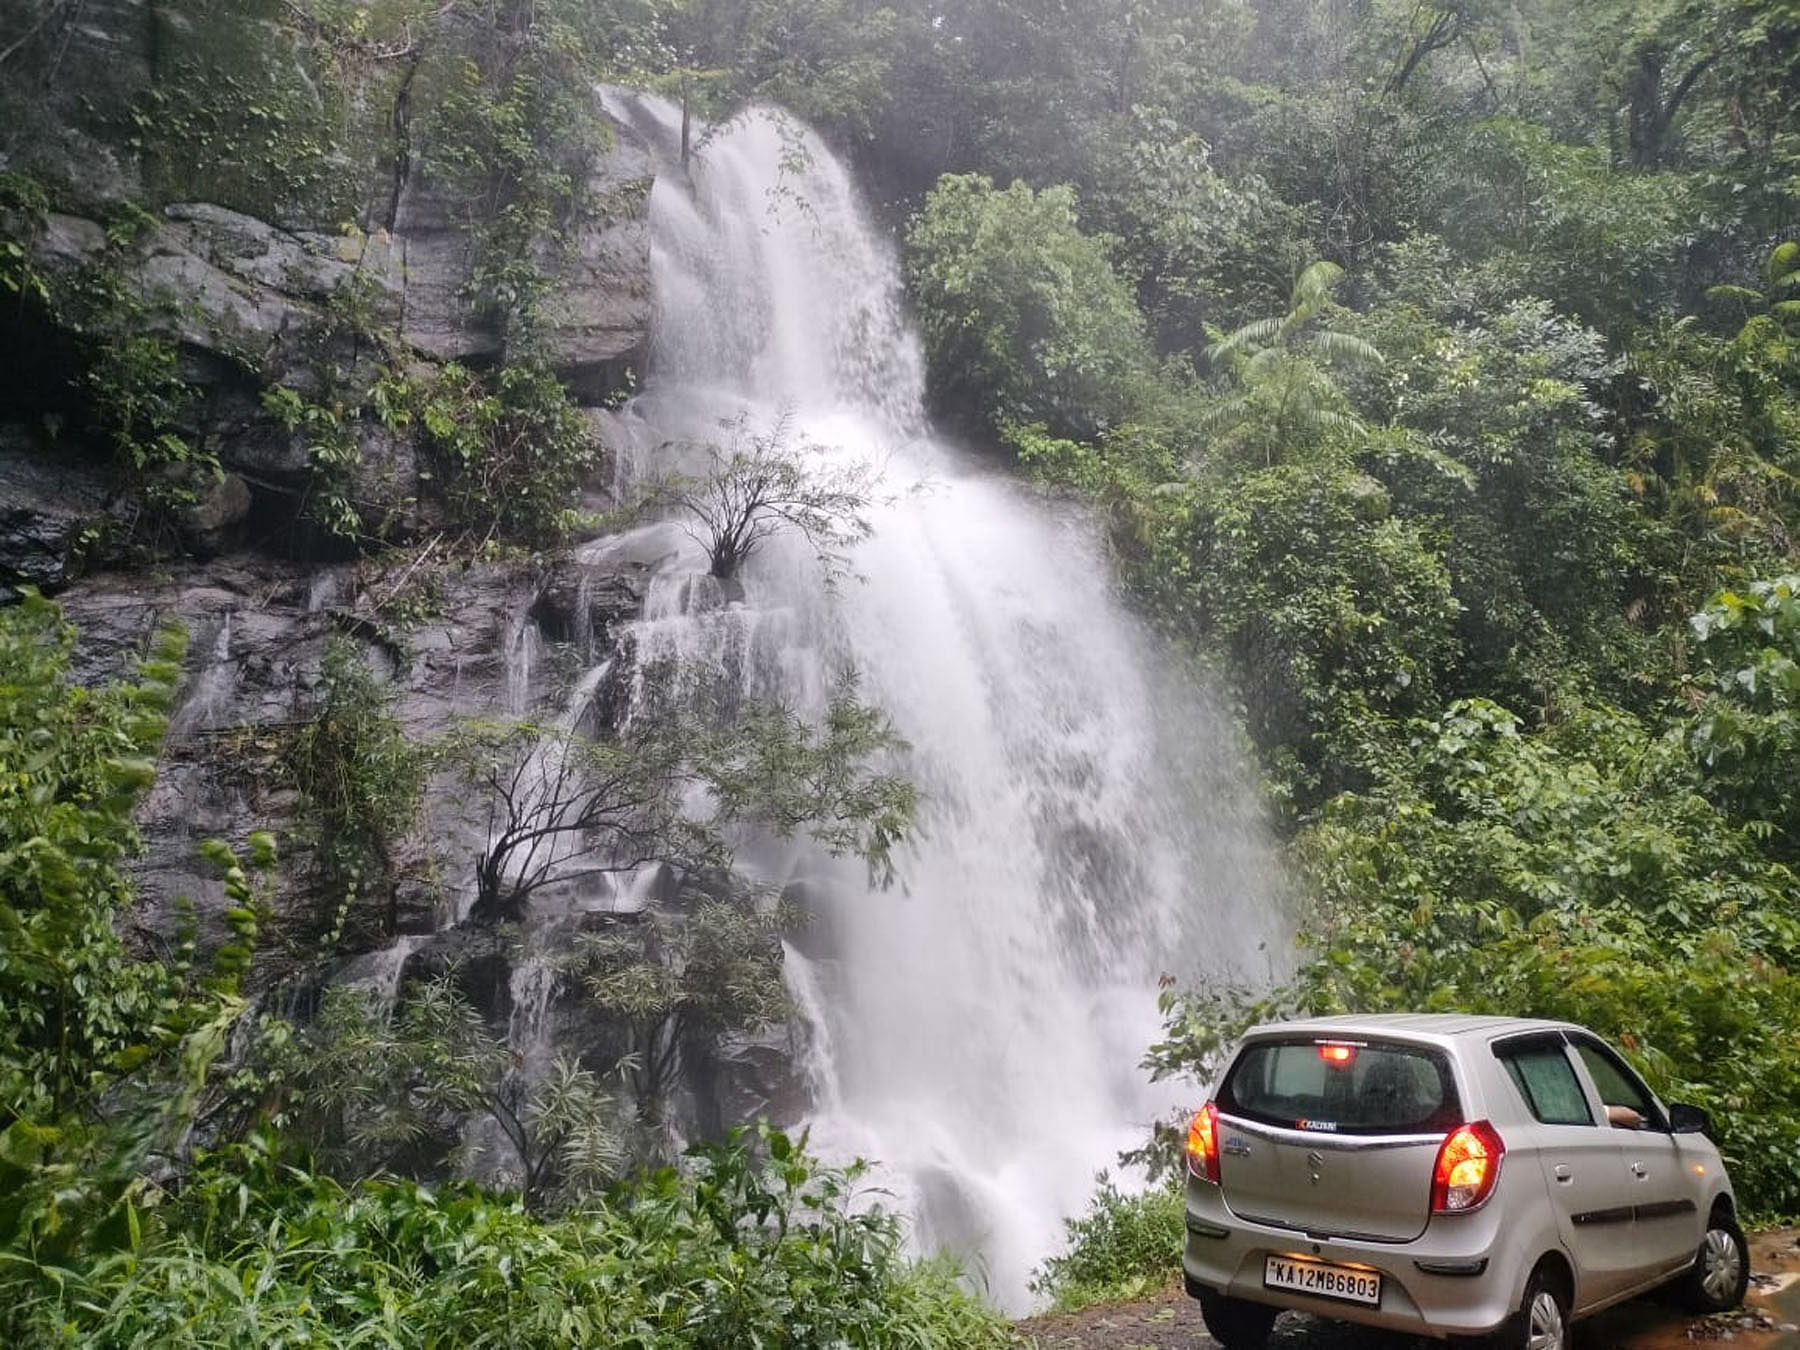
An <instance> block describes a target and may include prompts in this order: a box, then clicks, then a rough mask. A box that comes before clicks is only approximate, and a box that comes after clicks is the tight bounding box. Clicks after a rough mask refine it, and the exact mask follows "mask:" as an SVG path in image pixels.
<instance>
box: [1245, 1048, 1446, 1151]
mask: <svg viewBox="0 0 1800 1350" xmlns="http://www.w3.org/2000/svg"><path fill="white" fill-rule="evenodd" d="M1217 1100H1218V1107H1219V1110H1221V1111H1223V1112H1225V1113H1227V1114H1229V1115H1235V1116H1239V1117H1243V1118H1245V1119H1248V1120H1253V1121H1260V1122H1261V1123H1263V1124H1265V1125H1281V1126H1285V1127H1287V1128H1288V1129H1295V1130H1322V1131H1326V1132H1329V1133H1333V1134H1425V1133H1437V1132H1439V1131H1443V1130H1448V1129H1450V1128H1451V1127H1453V1126H1455V1125H1458V1124H1460V1123H1461V1122H1462V1108H1461V1104H1460V1103H1459V1102H1458V1100H1457V1096H1456V1082H1455V1079H1454V1078H1453V1077H1452V1076H1451V1073H1450V1064H1449V1061H1448V1060H1447V1059H1446V1058H1445V1056H1444V1054H1443V1052H1442V1051H1439V1050H1434V1049H1432V1048H1431V1047H1429V1046H1419V1045H1402V1044H1397V1043H1393V1042H1378V1041H1368V1040H1363V1039H1360V1038H1355V1037H1345V1038H1343V1039H1337V1038H1323V1039H1315V1038H1313V1037H1307V1038H1306V1039H1304V1040H1301V1039H1295V1040H1267V1041H1255V1042H1252V1043H1251V1044H1250V1045H1248V1046H1246V1047H1245V1048H1244V1050H1243V1052H1242V1053H1241V1054H1239V1056H1238V1058H1237V1062H1236V1063H1235V1064H1233V1065H1232V1066H1231V1071H1230V1073H1228V1074H1227V1075H1226V1077H1225V1082H1224V1083H1223V1084H1222V1085H1221V1086H1220V1089H1219V1095H1218V1099H1217Z"/></svg>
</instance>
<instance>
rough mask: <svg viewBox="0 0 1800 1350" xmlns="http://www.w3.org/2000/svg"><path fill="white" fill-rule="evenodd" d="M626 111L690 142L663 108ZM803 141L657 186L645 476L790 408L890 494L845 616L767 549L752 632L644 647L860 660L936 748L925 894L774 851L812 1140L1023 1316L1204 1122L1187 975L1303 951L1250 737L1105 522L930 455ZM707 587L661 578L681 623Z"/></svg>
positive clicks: (810, 688)
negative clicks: (1144, 1177) (1177, 1002)
mask: <svg viewBox="0 0 1800 1350" xmlns="http://www.w3.org/2000/svg"><path fill="white" fill-rule="evenodd" d="M613 110H614V112H615V113H616V114H617V115H618V116H620V117H621V118H622V119H624V120H629V121H630V122H632V123H633V124H634V125H635V126H636V128H637V129H638V130H639V131H640V132H642V133H644V134H645V135H646V136H647V137H648V138H650V139H652V140H654V141H657V142H659V143H660V144H662V145H663V146H665V147H667V146H670V145H672V143H673V141H674V138H675V137H676V135H677V124H678V115H677V114H676V113H675V112H674V110H673V109H670V108H668V107H666V106H665V105H661V104H659V103H656V102H653V101H649V100H637V99H624V98H618V99H615V100H614V105H613ZM797 134H798V133H797V129H796V128H793V127H792V126H791V125H789V124H786V123H783V122H780V121H778V120H777V119H774V118H772V117H769V116H764V115H752V116H748V117H746V118H744V119H742V120H741V121H740V122H739V123H738V124H737V125H735V126H734V127H733V128H732V129H731V130H729V131H727V132H724V133H722V134H719V135H717V136H715V137H714V138H713V139H712V140H710V141H709V142H708V143H707V144H705V145H704V147H703V148H702V149H701V150H700V151H699V152H698V153H697V155H696V156H695V157H694V160H693V162H692V164H691V166H690V168H689V170H688V171H687V173H686V174H684V173H683V171H682V170H681V169H680V168H678V167H676V166H674V165H673V164H672V163H671V165H670V167H669V168H668V169H667V170H666V171H665V173H664V174H663V176H662V178H661V179H660V180H659V182H658V185H657V187H656V190H655V194H654V196H653V199H652V204H651V215H652V231H653V237H654V239H655V241H656V252H655V258H654V262H655V287H656V295H657V328H656V345H655V348H654V353H653V359H652V364H651V370H650V378H649V381H648V386H647V388H646V391H645V392H644V394H643V395H641V396H640V397H639V399H638V400H637V401H636V403H635V405H634V407H633V409H632V410H631V412H630V414H628V415H627V417H625V418H624V419H622V423H623V424H625V425H627V426H629V425H634V424H635V425H636V426H637V427H638V445H637V449H636V457H637V459H638V460H639V463H640V465H643V464H646V463H648V462H649V461H650V460H651V458H652V457H653V456H654V455H655V454H656V447H657V446H659V445H661V444H662V443H663V442H665V441H669V440H675V441H709V440H710V441H717V440H719V439H721V435H722V433H721V430H720V423H721V422H722V421H724V420H727V419H730V418H733V417H736V416H739V415H742V414H747V415H748V417H749V418H750V422H751V425H753V426H755V427H758V428H762V429H767V428H768V427H770V426H772V425H774V424H775V423H776V422H777V421H778V420H779V419H780V418H781V417H782V416H784V415H786V416H788V417H791V419H792V422H793V427H794V430H795V431H796V432H797V433H798V435H799V436H801V437H804V439H805V440H806V441H808V442H810V443H812V444H814V445H816V446H819V447H825V448H823V449H820V450H819V451H817V453H818V454H819V455H820V456H821V458H822V459H826V460H829V459H831V458H832V457H835V456H844V457H848V458H850V459H853V460H859V461H865V462H874V463H876V464H878V465H880V466H881V467H882V468H883V471H884V474H885V483H884V488H883V491H884V493H888V494H891V495H892V500H891V501H889V502H887V503H886V504H884V505H882V506H881V507H880V508H879V509H878V510H877V511H876V512H875V513H874V515H873V524H874V526H875V533H874V536H873V538H872V539H871V540H869V541H868V542H867V543H865V544H864V545H862V546H861V547H860V548H859V549H858V550H857V551H856V553H855V556H854V558H853V560H852V566H853V567H854V570H855V572H856V573H857V574H858V579H856V580H851V581H846V582H844V583H842V584H840V585H839V586H837V587H835V588H827V587H825V586H823V585H822V584H821V580H820V576H819V572H818V569H817V567H816V566H815V564H814V560H813V559H812V558H811V557H810V556H808V555H807V553H806V551H805V550H804V549H803V548H800V547H797V546H796V547H789V548H782V547H779V546H774V545H772V546H771V547H770V549H769V550H768V552H767V553H766V554H765V555H759V556H758V557H757V558H755V559H754V560H753V564H752V566H751V567H750V568H749V569H748V570H747V572H746V575H745V576H744V578H743V582H744V598H743V601H742V604H741V606H738V605H734V604H729V603H727V602H725V601H724V600H722V599H721V598H720V597H718V596H717V595H709V598H708V600H707V603H706V604H703V605H700V606H698V607H697V608H696V607H695V606H692V605H690V604H686V603H676V604H661V605H659V607H658V609H657V612H656V613H654V614H652V615H649V616H647V618H646V620H645V622H644V623H642V624H640V625H638V627H637V630H636V632H635V634H634V635H633V638H632V641H634V642H635V643H636V645H637V657H638V661H639V663H640V665H641V664H642V663H643V661H644V660H645V658H646V656H647V655H655V656H657V657H661V658H665V659H667V660H671V661H674V662H676V663H679V664H680V665H682V666H683V667H684V668H687V669H701V670H710V671H711V672H713V674H714V676H715V677H720V678H726V679H730V680H733V681H737V682H740V683H741V684H742V685H743V687H744V688H745V689H746V690H747V691H748V692H751V693H755V694H760V695H763V696H772V697H778V698H782V699H784V700H786V701H787V702H789V703H790V704H793V705H795V706H799V707H803V708H804V707H808V706H814V707H816V706H817V704H818V701H819V700H820V699H821V698H822V696H823V692H824V691H825V690H826V689H827V688H828V687H829V685H830V681H831V676H832V674H833V673H834V672H835V670H836V669H838V668H839V667H840V666H843V665H849V666H853V667H854V668H855V669H856V670H857V671H859V672H860V674H861V677H862V693H863V696H864V697H865V698H867V699H869V700H871V701H873V702H874V703H876V704H878V705H879V706H880V707H882V708H883V709H884V710H885V711H886V712H887V713H888V714H889V715H890V716H891V717H892V719H893V721H894V724H895V726H896V728H897V730H898V731H899V732H900V734H901V735H902V736H904V737H905V739H906V740H907V742H908V743H909V745H910V747H911V748H910V751H909V752H908V754H907V756H906V758H905V762H904V765H903V766H902V767H903V768H904V770H905V771H906V772H907V773H908V774H909V775H910V776H911V777H912V779H913V781H914V782H915V783H916V784H917V785H918V787H919V788H920V790H921V792H922V793H923V795H924V804H923V809H922V815H921V820H920V827H921V828H920V834H919V837H918V838H917V839H916V840H915V841H914V842H913V843H912V844H910V845H909V846H908V847H907V849H906V850H905V851H904V853H903V854H902V855H901V856H900V857H899V858H898V860H897V861H898V865H899V872H900V877H901V884H900V885H899V886H898V887H896V888H894V889H892V890H889V891H886V892H883V891H878V890H871V889H870V888H869V886H868V885H867V884H866V880H865V879H864V878H863V877H862V876H861V874H860V872H859V871H858V870H857V869H853V868H851V867H847V866H844V865H841V864H836V863H832V862H831V861H830V860H826V859H822V858H819V857H816V856H810V855H808V854H807V853H806V852H805V851H804V850H793V849H790V850H787V851H786V852H784V853H782V854H780V855H779V856H773V855H771V856H767V857H764V858H763V859H762V862H763V863H764V864H765V865H766V866H767V867H769V868H770V869H780V870H779V872H778V873H777V875H775V876H774V878H773V879H775V880H777V881H799V882H801V883H803V886H804V893H805V894H806V896H807V897H808V899H809V901H810V902H811V903H812V905H813V906H814V908H815V910H816V911H817V914H818V917H817V921H816V922H815V924H814V925H813V926H812V927H810V928H809V929H808V930H806V931H805V932H803V933H801V934H800V935H799V936H798V937H797V938H796V939H795V942H794V945H793V946H792V947H791V948H790V954H789V969H790V983H791V986H792V990H793V993H794V998H795V1003H796V1005H797V1006H798V1007H799V1009H800V1011H801V1015H802V1016H803V1018H804V1019H805V1020H806V1021H807V1022H808V1023H809V1024H810V1035H809V1037H808V1043H809V1045H810V1053H811V1060H810V1063H809V1065H808V1069H809V1073H810V1076H811V1081H812V1084H813V1088H814V1108H813V1115H812V1120H811V1125H812V1139H813V1143H814V1146H815V1147H816V1148H818V1149H820V1150H821V1151H823V1152H825V1153H827V1154H828V1155H833V1154H835V1155H851V1154H860V1155H863V1156H867V1157H870V1158H873V1159H877V1160H878V1161H879V1163H880V1164H881V1167H880V1171H879V1176H880V1177H881V1180H882V1182H883V1184H885V1185H886V1186H887V1187H889V1188H890V1189H891V1191H892V1192H893V1193H894V1195H895V1197H896V1200H897V1202H898V1203H899V1204H900V1205H901V1206H903V1207H904V1208H905V1209H907V1210H908V1211H909V1212H910V1213H911V1215H912V1217H913V1225H914V1229H913V1231H914V1234H915V1238H916V1240H917V1242H918V1244H919V1245H920V1246H921V1247H922V1248H926V1249H932V1248H937V1247H949V1248H951V1249H953V1250H955V1251H956V1252H958V1253H959V1254H961V1255H962V1256H964V1257H965V1258H966V1259H968V1260H969V1261H970V1263H971V1266H972V1268H973V1274H974V1276H975V1278H976V1280H977V1282H978V1283H981V1284H983V1285H984V1286H985V1288H986V1289H987V1291H988V1292H989V1294H990V1295H991V1296H992V1297H993V1298H994V1299H995V1300H996V1301H997V1302H999V1303H1000V1304H1001V1305H1002V1306H1003V1307H1007V1308H1009V1309H1013V1310H1020V1309H1022V1308H1023V1307H1025V1306H1026V1305H1028V1303H1029V1301H1030V1299H1029V1294H1028V1291H1027V1282H1028V1279H1029V1275H1030V1272H1031V1271H1032V1269H1033V1268H1034V1267H1035V1266H1036V1265H1038V1264H1039V1263H1040V1262H1041V1261H1042V1260H1043V1259H1044V1258H1045V1257H1046V1256H1048V1255H1050V1254H1052V1253H1053V1252H1054V1251H1056V1250H1057V1249H1058V1248H1059V1247H1060V1245H1061V1242H1062V1238H1063V1230H1062V1220H1063V1218H1064V1217H1065V1216H1067V1215H1070V1214H1073V1213H1077V1212H1079V1211H1080V1210H1081V1209H1082V1208H1083V1207H1084V1205H1085V1202H1086V1199H1087V1197H1088V1195H1089V1193H1090V1192H1091V1190H1092V1182H1093V1174H1094V1173H1095V1172H1096V1171H1097V1170H1099V1169H1101V1168H1104V1167H1107V1166H1108V1165H1110V1164H1111V1163H1112V1161H1113V1158H1114V1156H1115V1154H1116V1152H1117V1151H1118V1150H1119V1149H1120V1148H1122V1147H1127V1146H1131V1145H1134V1144H1137V1143H1141V1142H1142V1140H1143V1138H1144V1137H1145V1133H1146V1127H1147V1125H1148V1123H1149V1122H1150V1121H1151V1120H1152V1119H1153V1118H1154V1117H1156V1116H1158V1115H1159V1114H1162V1113H1163V1112H1165V1111H1166V1110H1167V1109H1169V1108H1170V1107H1172V1106H1174V1105H1177V1104H1179V1102H1180V1093H1179V1092H1178V1091H1177V1093H1176V1094H1175V1095H1173V1096H1171V1094H1170V1093H1169V1091H1168V1090H1167V1089H1166V1088H1165V1089H1162V1090H1158V1089H1154V1088H1152V1087H1151V1086H1150V1085H1149V1084H1147V1083H1146V1082H1145V1075H1144V1073H1143V1072H1142V1071H1141V1070H1140V1069H1139V1068H1138V1061H1139V1060H1140V1058H1141V1057H1142V1055H1143V1053H1144V1050H1145V1048H1146V1046H1147V1045H1148V1044H1149V1043H1150V1042H1151V1041H1152V1040H1153V1039H1154V1038H1155V1037H1156V1035H1157V1033H1158V1030H1159V1021H1158V1017H1157V1013H1156V1007H1155V994H1156V985H1157V980H1158V977H1159V976H1160V975H1162V974H1163V973H1164V972H1170V973H1174V974H1175V975H1177V976H1178V977H1179V978H1181V979H1183V980H1196V979H1202V978H1209V977H1210V978H1222V979H1232V980H1236V981H1242V982H1249V983H1255V984H1261V983H1264V982H1266V981H1268V980H1269V978H1270V977H1271V975H1272V974H1274V973H1278V972H1279V970H1280V969H1281V968H1282V967H1283V965H1284V964H1285V961H1286V956H1285V953H1286V950H1287V946H1288V933H1287V929H1286V925H1285V922H1284V920H1283V918H1282V917H1281V915H1280V913H1279V904H1278V900H1277V890H1278V887H1277V886H1276V884H1275V882H1274V878H1273V869H1272V866H1271V864H1270V863H1269V861H1268V857H1269V852H1268V850H1267V848H1266V845H1265V841H1264V838H1263V834H1262V829H1261V825H1260V822H1259V818H1258V815H1257V813H1256V811H1255V809H1254V806H1253V804H1252V803H1251V802H1250V801H1249V800H1248V796H1247V793H1246V791H1245V789H1244V788H1243V786H1242V775H1241V773H1240V770H1239V765H1238V756H1237V754H1236V752H1235V750H1234V748H1233V742H1232V739H1231V737H1230V735H1229V734H1228V730H1227V728H1226V726H1225V724H1224V722H1223V721H1222V719H1220V718H1219V717H1218V716H1217V715H1216V714H1215V713H1214V712H1213V710H1212V709H1211V708H1210V707H1209V705H1208V703H1207V701H1206V699H1205V698H1204V697H1202V696H1201V695H1200V694H1199V693H1198V692H1197V691H1195V690H1194V689H1193V688H1192V687H1191V686H1189V685H1187V684H1184V682H1182V681H1181V680H1178V679H1175V678H1171V676H1170V674H1169V672H1167V671H1165V670H1164V669H1162V668H1161V665H1160V662H1159V659H1158V655H1157V652H1156V648H1155V645H1154V644H1153V643H1152V642H1151V641H1150V640H1148V638H1147V636H1146V635H1145V634H1144V633H1143V632H1142V631H1141V629H1140V628H1139V626H1138V625H1137V624H1136V623H1134V622H1133V621H1132V620H1131V619H1130V617H1129V616H1128V615H1127V614H1125V613H1124V611H1123V610H1122V609H1121V608H1120V606H1119V604H1118V603H1117V601H1116V599H1115V597H1114V594H1113V589H1112V583H1111V580H1110V578H1109V576H1108V572H1107V568H1106V565H1105V560H1104V557H1103V554H1102V550H1101V549H1100V548H1099V546H1098V544H1097V541H1096V539H1095V537H1094V533H1093V531H1092V530H1091V529H1090V528H1089V527H1088V525H1087V524H1086V523H1085V522H1084V521H1082V520H1079V519H1073V518H1064V517H1063V516H1060V515H1058V514H1057V513H1055V512H1053V511H1051V510H1049V509H1047V508H1046V507H1045V506H1044V505H1043V504H1042V503H1040V502H1038V501H1036V500H1034V499H1033V497H1032V496H1031V494H1030V493H1029V492H1027V491H1026V490H1024V489H1022V488H1021V487H1019V486H1018V485H1017V484H1016V483H1014V482H1012V481H1010V480H1008V479H1007V478H1005V477H1003V476H1000V475H997V474H994V473H991V472H986V471H984V470H983V469H982V468H981V467H980V466H979V465H977V464H974V463H972V462H971V461H970V460H968V459H967V458H966V457H964V456H963V455H961V454H959V453H957V452H956V451H954V450H953V449H951V448H949V447H946V446H944V445H942V444H939V443H937V442H935V441H933V440H932V439H931V437H930V433H929V430H928V427H927V425H926V419H925V417H924V414H923V411H922V409H923V399H922V390H923V375H922V371H923V362H922V360H921V356H920V352H919V348H918V343H917V340H916V339H915V337H914V336H913V334H912V332H911V331H910V329H909V328H908V327H907V326H906V324H905V322H904V318H903V314H902V309H901V301H900V287H899V283H898V276H897V269H896V266H895V262H894V259H893V254H892V250H891V248H890V247H889V246H888V244H887V243H886V242H885V241H884V240H882V239H881V238H880V237H879V235H877V234H876V233H875V232H874V231H873V230H872V229H871V228H870V226H869V224H868V223H867V222H866V220H865V219H864V218H863V216H862V213H861V211H860V208H859V206H858V203H857V200H856V197H855V194H854V191H853V189H852V187H851V184H850V182H849V179H848V176H847V174H846V173H845V171H844V169H843V168H842V166H841V165H839V164H838V163H837V161H836V160H834V159H833V158H832V157H831V155H830V154H829V153H828V151H827V150H826V149H825V148H824V147H823V146H822V145H820V144H819V143H818V142H817V141H816V140H814V139H813V138H812V137H810V136H803V137H800V138H799V139H796V136H797ZM796 146H803V147H804V150H805V160H806V163H805V164H804V166H801V167H798V168H797V167H796V166H795V165H794V155H793V153H792V152H793V151H794V149H795V148H796ZM784 164H785V165H786V166H787V168H786V171H784V170H783V167H782V166H783V165H784ZM778 542H779V541H778ZM690 561H691V562H692V564H693V566H694V568H695V569H697V570H703V566H704V565H703V562H702V561H701V560H699V559H698V558H697V557H691V558H690ZM706 590H707V588H706V587H705V586H695V585H693V584H691V579H690V578H689V577H687V576H684V575H679V574H676V575H665V576H664V578H662V579H661V580H660V581H659V583H658V591H657V593H656V596H657V598H658V599H659V600H661V599H663V598H664V597H667V596H677V595H686V594H692V593H696V592H706Z"/></svg>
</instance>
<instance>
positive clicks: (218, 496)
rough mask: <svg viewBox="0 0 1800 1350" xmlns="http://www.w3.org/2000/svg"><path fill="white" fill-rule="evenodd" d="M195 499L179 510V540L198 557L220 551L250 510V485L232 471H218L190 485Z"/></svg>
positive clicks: (222, 550)
mask: <svg viewBox="0 0 1800 1350" xmlns="http://www.w3.org/2000/svg"><path fill="white" fill-rule="evenodd" d="M190 490H191V491H192V492H193V493H194V495H195V500H194V502H193V504H192V505H190V506H187V507H184V508H183V509H182V511H181V517H180V527H181V536H182V541H183V542H184V543H185V544H186V545H187V547H188V549H189V551H190V552H192V553H194V554H195V555H197V556H199V557H203V558H204V557H212V556H214V555H215V554H219V553H223V552H224V551H225V549H226V547H227V546H228V545H229V544H230V543H231V541H232V538H233V536H234V534H235V532H236V529H237V527H238V526H239V525H241V524H243V522H244V520H245V519H246V518H247V517H248V516H249V514H250V487H249V485H248V484H247V483H245V482H244V480H243V479H242V478H241V477H239V476H238V475H237V474H235V473H227V474H221V475H219V476H218V477H216V478H213V479H210V480H208V481H206V482H203V483H197V484H196V485H195V486H194V487H193V488H191V489H190Z"/></svg>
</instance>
